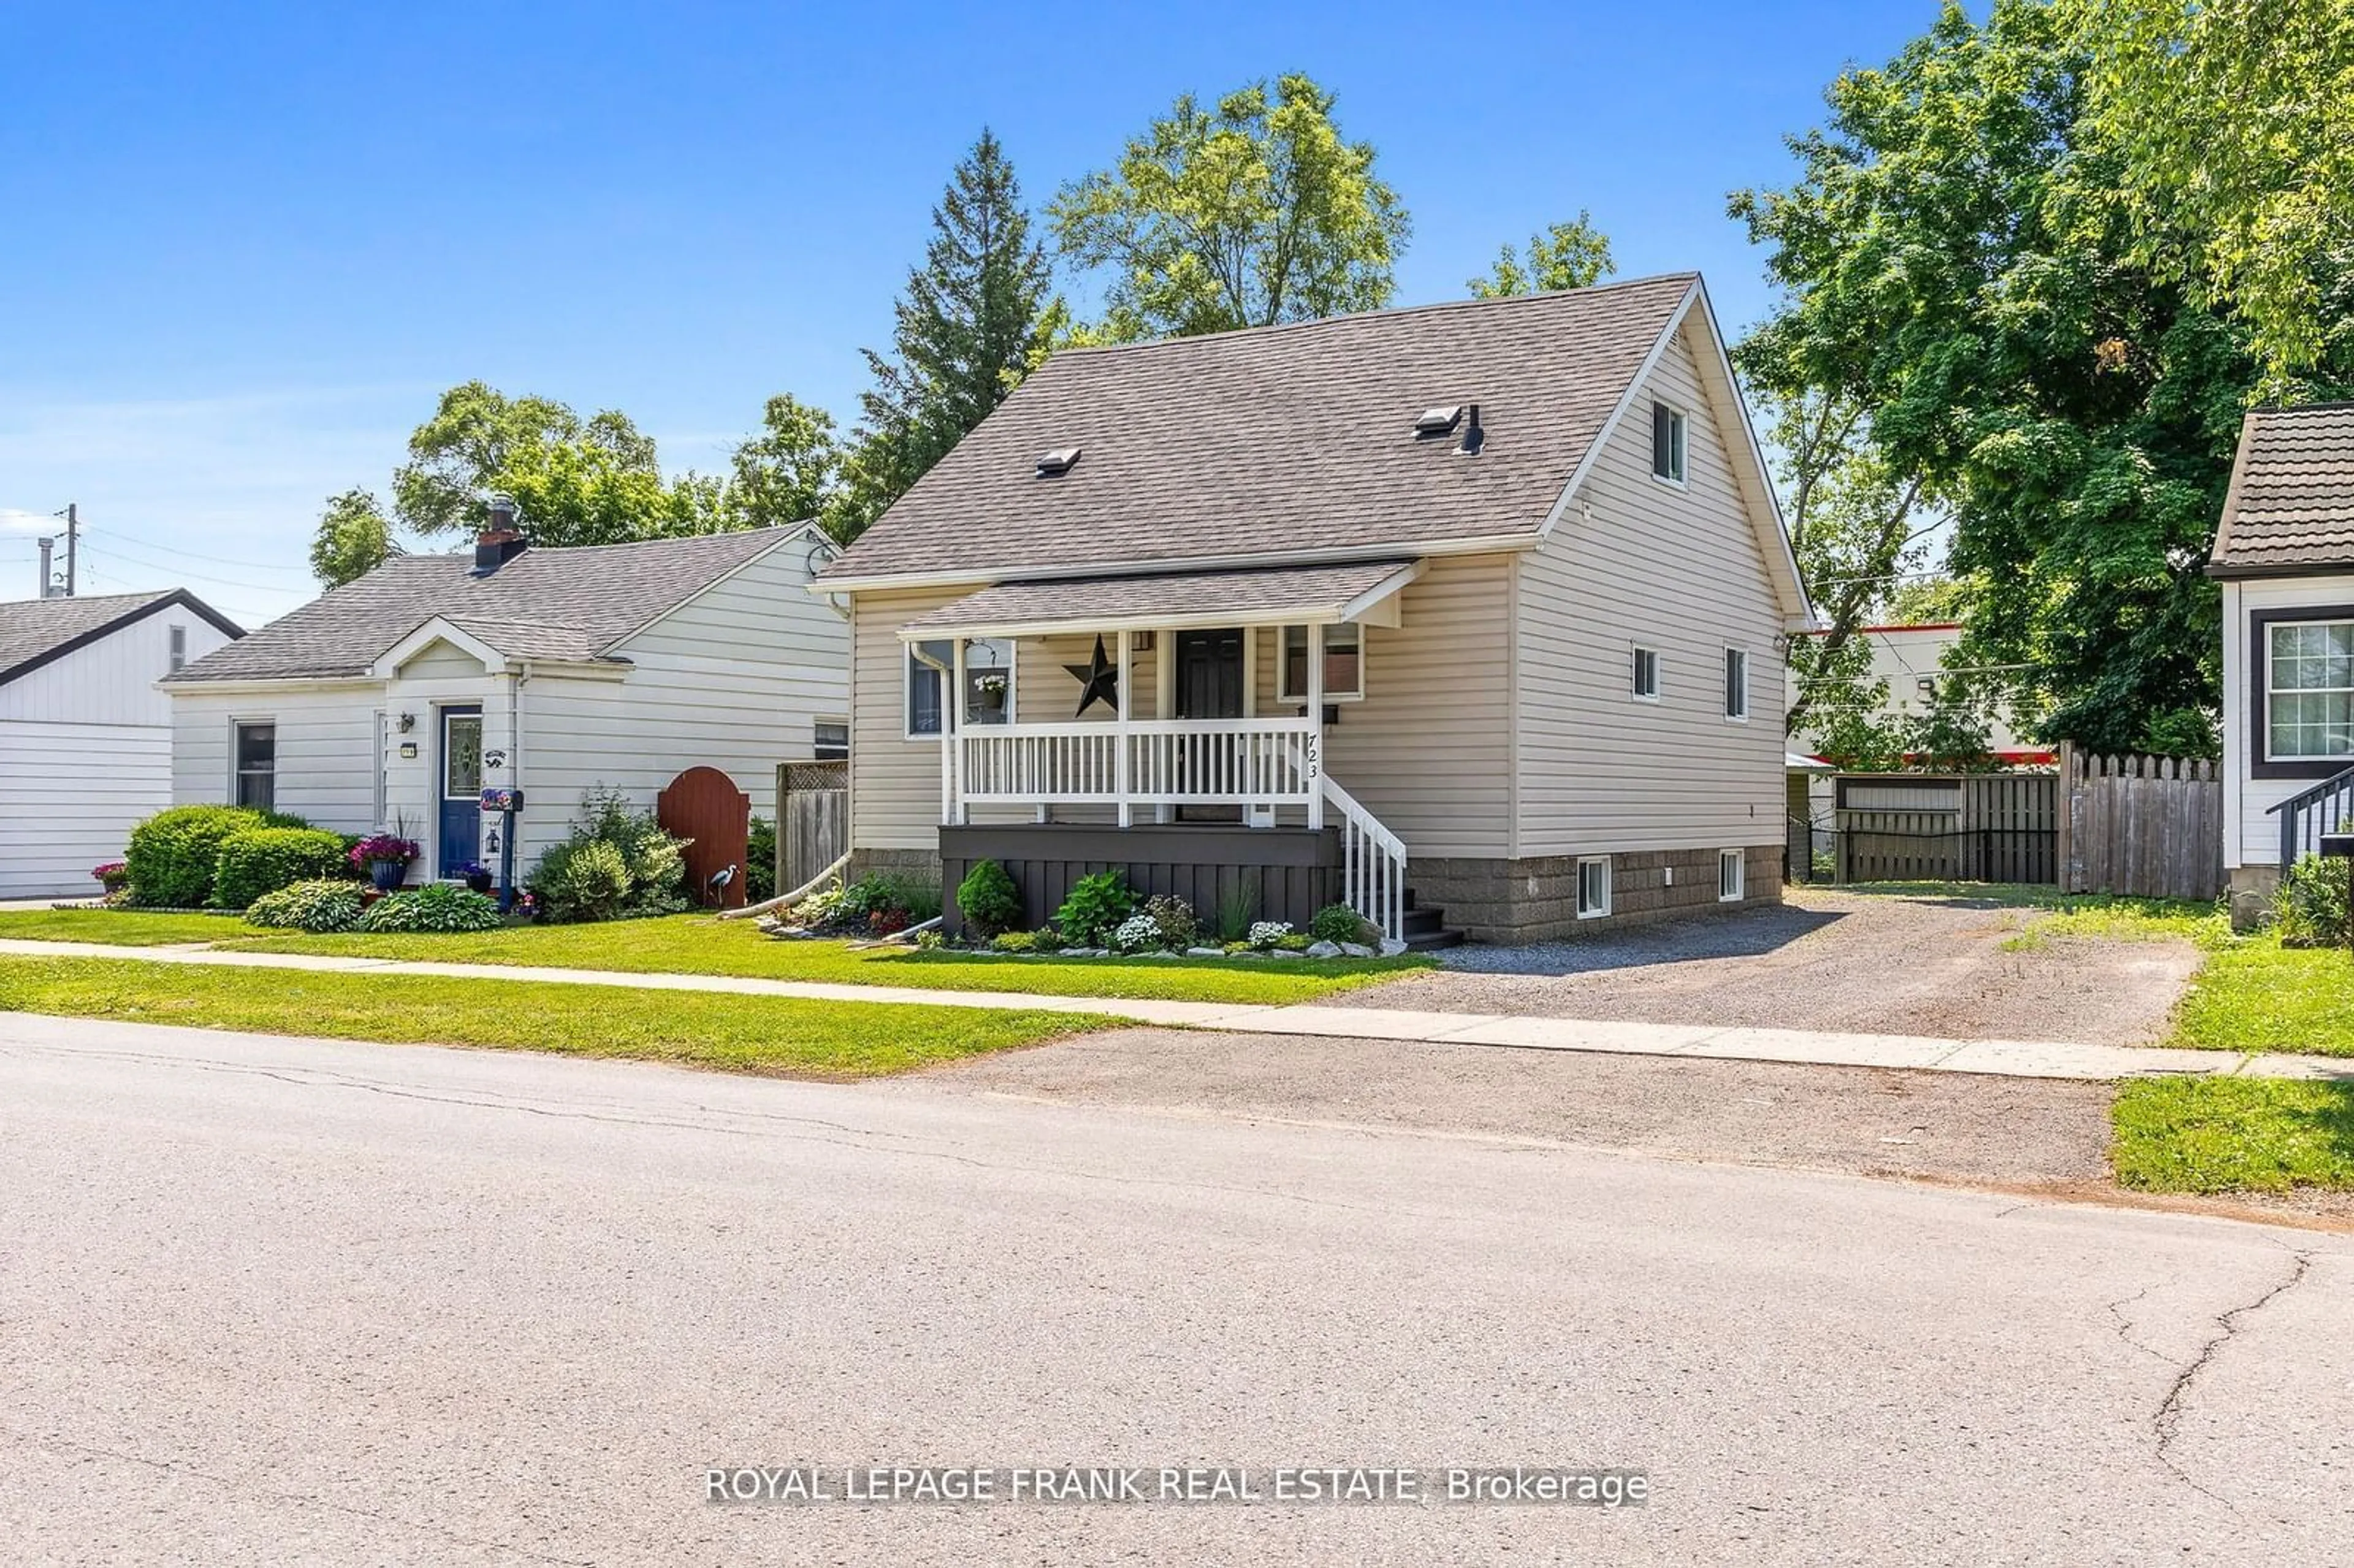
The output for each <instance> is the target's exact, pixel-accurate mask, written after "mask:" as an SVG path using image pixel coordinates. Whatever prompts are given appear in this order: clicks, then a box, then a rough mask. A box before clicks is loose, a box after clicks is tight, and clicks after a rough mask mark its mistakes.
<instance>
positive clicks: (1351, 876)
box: [1323, 778, 1405, 941]
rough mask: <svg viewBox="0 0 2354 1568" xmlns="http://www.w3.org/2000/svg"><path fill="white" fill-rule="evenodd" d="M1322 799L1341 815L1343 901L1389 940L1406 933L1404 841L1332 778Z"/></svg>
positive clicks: (1325, 784)
mask: <svg viewBox="0 0 2354 1568" xmlns="http://www.w3.org/2000/svg"><path fill="white" fill-rule="evenodd" d="M1323 788H1324V798H1325V800H1329V801H1331V804H1332V805H1333V807H1334V808H1335V809H1336V810H1339V812H1340V813H1341V903H1343V904H1346V905H1347V906H1349V907H1350V908H1352V909H1353V910H1355V911H1356V912H1357V913H1358V914H1359V915H1360V916H1363V917H1364V918H1365V919H1367V920H1370V921H1372V922H1373V924H1374V925H1375V926H1376V927H1380V929H1381V933H1382V935H1383V936H1384V938H1388V939H1389V940H1391V941H1398V940H1402V939H1403V938H1405V840H1404V839H1401V838H1399V837H1398V836H1397V835H1396V834H1395V833H1394V832H1390V831H1389V829H1388V828H1386V827H1384V826H1383V825H1382V821H1381V819H1380V818H1379V817H1376V816H1374V815H1373V813H1372V812H1371V811H1368V810H1365V809H1364V807H1363V806H1361V805H1359V804H1358V803H1357V800H1356V797H1354V796H1353V795H1351V794H1350V793H1349V792H1348V791H1347V790H1346V789H1341V787H1340V786H1339V785H1338V784H1335V783H1333V782H1332V780H1331V779H1329V778H1328V779H1325V780H1324V782H1323Z"/></svg>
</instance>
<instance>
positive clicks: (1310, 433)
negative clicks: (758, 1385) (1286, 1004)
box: [811, 274, 1809, 944]
mask: <svg viewBox="0 0 2354 1568" xmlns="http://www.w3.org/2000/svg"><path fill="white" fill-rule="evenodd" d="M811 588H812V590H813V591H818V592H822V593H827V594H831V595H833V596H837V598H838V599H841V600H846V602H847V604H848V606H849V609H850V614H851V621H852V641H853V658H852V671H851V727H852V746H851V822H852V826H851V843H852V849H853V853H854V857H855V859H856V861H857V863H859V864H860V866H861V867H862V868H872V867H876V866H886V865H887V866H898V867H904V868H908V869H912V870H914V871H916V872H917V873H918V874H924V875H939V876H943V877H944V878H945V881H946V884H947V885H948V887H949V890H950V891H951V892H952V891H953V888H954V886H955V884H956V882H957V881H958V880H959V878H960V876H961V874H962V872H963V870H964V869H965V868H966V867H968V866H970V864H971V863H973V862H974V861H976V860H979V859H984V858H986V859H993V860H997V861H999V862H1000V863H1003V864H1005V865H1006V866H1007V868H1008V869H1009V870H1011V871H1013V873H1014V874H1015V879H1016V882H1017V884H1018V885H1020V886H1021V887H1022V889H1023V895H1024V897H1025V900H1026V901H1027V902H1028V903H1029V905H1030V909H1029V914H1030V916H1031V917H1032V918H1033V919H1034V920H1039V921H1043V920H1044V918H1046V917H1047V916H1051V914H1052V913H1053V910H1054V908H1055V906H1056V905H1057V904H1058V903H1059V902H1060V900H1061V897H1062V895H1063V893H1064V892H1065V890H1066V889H1067V887H1068V885H1069V884H1070V883H1071V881H1073V880H1074V879H1076V877H1077V876H1078V875H1081V874H1085V873H1086V872H1087V871H1090V870H1096V869H1100V868H1103V867H1107V866H1117V867H1119V868H1121V869H1122V870H1124V871H1125V872H1126V873H1127V874H1128V877H1129V881H1130V882H1131V884H1133V885H1137V886H1140V887H1143V888H1147V889H1149V890H1152V891H1167V892H1172V893H1176V894H1178V895H1182V896H1186V897H1188V898H1190V899H1192V900H1193V902H1194V904H1195V905H1196V906H1197V908H1198V909H1199V910H1200V912H1201V913H1202V914H1203V916H1204V917H1205V918H1211V919H1215V918H1218V917H1219V916H1221V915H1223V916H1225V919H1226V920H1227V921H1228V922H1231V921H1232V920H1233V919H1234V918H1235V916H1237V915H1238V914H1239V913H1240V912H1241V911H1242V910H1244V909H1246V908H1247V909H1249V910H1250V911H1251V912H1252V913H1255V914H1257V915H1258V916H1263V917H1267V918H1284V919H1290V920H1293V921H1294V922H1295V923H1297V922H1299V921H1300V920H1302V919H1304V918H1305V916H1306V914H1308V913H1311V912H1312V911H1313V909H1314V908H1315V907H1316V906H1319V905H1320V904H1322V903H1326V902H1331V901H1333V900H1336V899H1338V900H1345V901H1346V902H1348V903H1350V904H1351V905H1352V906H1355V907H1356V908H1357V909H1358V910H1359V911H1360V912H1361V913H1362V914H1363V915H1364V916H1367V917H1368V918H1369V919H1371V920H1373V922H1374V923H1376V924H1377V925H1378V926H1380V927H1382V928H1383V929H1384V931H1385V932H1387V933H1389V934H1390V935H1391V937H1392V938H1397V939H1411V940H1414V941H1416V942H1417V943H1418V944H1428V943H1431V942H1437V941H1443V940H1447V939H1451V938H1453V936H1454V934H1455V933H1457V932H1461V933H1464V934H1468V935H1469V936H1471V937H1473V938H1481V939H1487V940H1494V941H1528V940H1536V939H1542V938H1556V937H1562V936H1566V935H1570V934H1573V933H1575V932H1578V931H1582V930H1588V929H1592V928H1593V927H1595V926H1596V925H1597V924H1602V925H1606V924H1611V923H1616V922H1623V921H1627V920H1632V919H1638V918H1645V917H1649V916H1659V915H1661V914H1666V913H1670V912H1673V911H1681V910H1693V909H1701V908H1714V907H1718V906H1725V905H1734V904H1746V903H1756V902H1760V901H1770V900H1773V899H1776V898H1778V896H1779V893H1780V874H1781V873H1780V868H1781V859H1782V812H1783V804H1782V802H1783V788H1782V778H1783V761H1784V749H1783V736H1782V725H1781V717H1780V709H1779V707H1778V702H1779V699H1780V695H1781V692H1782V683H1783V674H1782V660H1781V652H1780V650H1781V647H1782V644H1783V640H1784V638H1785V637H1786V636H1787V634H1788V633H1790V632H1792V631H1794V630H1799V629H1802V628H1804V627H1806V626H1807V625H1808V624H1809V615H1808V607H1807V603H1806V599H1805V596H1804V593H1803V591H1802V589H1801V588H1800V586H1799V582H1798V577H1797V570H1796V567H1795V564H1794V562H1793V560H1792V557H1791V554H1790V549H1789V546H1788V542H1787V536H1786V535H1785V533H1784V530H1783V527H1782V524H1781V521H1780V517H1779V514H1778V512H1777V510H1776V503H1775V500H1774V496H1773V493H1772V490H1771V487H1770V484H1769V482H1768V479H1767V476H1766V473H1765V466H1764V463H1763V461H1761V458H1760V455H1759V451H1758V448H1757V444H1756V441H1755V437H1754V435H1753V434H1752V432H1751V429H1750V427H1749V423H1748V420H1747V418H1746V415H1745V414H1744V409H1743V406H1742V402H1741V397H1740V394H1739V392H1738V390H1737V388H1736V387H1735V386H1734V378H1733V375H1732V371H1731V368H1730V366H1729V365H1728V363H1727V361H1726V358H1725V355H1724V348H1723V342H1722V339H1721V337H1720V335H1719V333H1718V330H1717V325H1716V322H1715V320H1714V318H1713V316H1712V313H1711V312H1710V309H1709V305H1708V298H1707V294H1706V292H1705V291H1704V290H1703V289H1702V285H1701V281H1700V280H1699V278H1698V277H1697V276H1694V275H1691V274H1681V275H1677V276H1671V277H1663V278H1654V279H1647V280H1642V281H1632V282H1625V283H1616V284H1611V285H1608V286H1606V287H1599V288H1593V289H1585V290H1577V291H1569V292H1563V293H1553V294H1542V295H1532V296H1526V297H1522V298H1516V299H1506V300H1495V301H1478V302H1462V303H1457V304H1446V305H1436V306H1429V307H1425V308H1421V309H1414V310H1400V311H1388V312H1380V313H1370V314H1364V315H1356V316H1345V317H1340V318H1337V319H1332V320H1327V321H1320V322H1313V323H1302V324H1299V325H1289V326H1278V327H1269V328H1264V329H1259V330H1256V331H1248V332H1238V333H1229V334H1218V335H1214V336H1207V337H1196V338H1185V339H1178V340H1173V341H1169V342H1163V343H1155V344H1138V345H1131V346H1121V347H1112V348H1099V349H1087V350H1079V351H1074V352H1070V353H1066V354H1062V355H1057V356H1055V358H1054V359H1053V360H1052V361H1050V362H1049V363H1048V364H1047V365H1046V366H1044V367H1043V368H1042V369H1041V370H1039V371H1038V372H1037V374H1035V375H1034V376H1032V377H1031V378H1030V379H1029V380H1028V381H1027V382H1025V383H1024V384H1023V387H1021V388H1020V389H1019V390H1018V391H1016V392H1015V393H1014V394H1013V396H1012V397H1009V398H1008V399H1007V400H1006V402H1005V403H1004V404H1003V405H1002V407H1001V408H999V409H998V410H997V411H996V412H995V413H994V414H992V415H991V416H990V418H988V419H986V420H985V421H983V422H982V424H981V426H980V428H979V429H976V430H974V431H973V432H972V434H971V435H970V436H969V437H967V438H966V439H965V440H964V441H963V442H962V443H961V444H960V445H959V446H958V447H957V448H956V450H954V451H952V452H951V453H950V454H949V456H948V457H947V458H946V459H944V460H942V461H941V462H940V463H939V464H938V466H937V467H935V468H934V469H933V470H932V471H930V472H929V473H928V474H927V475H926V476H925V477H924V479H923V480H922V481H921V482H919V483H917V485H916V486H915V488H914V489H912V490H911V491H909V492H908V493H907V495H906V496H904V497H903V498H901V500H900V501H899V502H898V503H897V504H896V505H895V506H894V507H892V509H891V510H890V512H889V513H888V514H885V516H884V517H883V518H882V519H881V520H879V521H878V522H877V523H876V524H875V525H874V527H873V528H871V529H870V530H869V531H868V532H867V533H866V534H865V535H863V536H862V537H861V538H860V539H859V540H858V541H857V543H856V544H854V546H852V547H851V548H850V549H849V551H848V552H847V553H846V554H845V555H843V556H842V557H841V558H840V559H838V560H836V561H834V562H833V563H832V564H831V565H830V566H828V567H826V568H825V569H824V571H822V573H821V574H820V576H819V577H818V579H817V580H816V581H815V582H814V583H812V584H811ZM949 919H950V921H951V923H952V924H953V923H954V921H955V920H956V914H955V911H954V909H953V906H952V905H951V907H950V910H949Z"/></svg>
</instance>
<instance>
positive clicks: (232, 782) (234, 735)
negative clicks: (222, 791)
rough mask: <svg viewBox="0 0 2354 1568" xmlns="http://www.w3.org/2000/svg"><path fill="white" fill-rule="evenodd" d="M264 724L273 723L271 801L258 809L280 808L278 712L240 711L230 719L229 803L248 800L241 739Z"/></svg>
mask: <svg viewBox="0 0 2354 1568" xmlns="http://www.w3.org/2000/svg"><path fill="white" fill-rule="evenodd" d="M263 725H268V726H270V804H269V805H267V806H260V807H256V808H255V810H265V811H274V810H277V809H278V715H276V714H239V715H233V716H231V718H230V719H229V721H228V803H229V804H230V805H232V806H240V805H243V804H244V803H245V800H244V795H245V791H244V789H243V788H242V786H243V785H244V783H245V769H244V768H242V767H240V766H239V762H240V758H239V752H240V751H241V750H242V749H243V747H242V746H241V744H240V742H241V741H242V740H243V738H244V736H245V732H246V731H247V730H249V729H259V728H260V727H261V726H263Z"/></svg>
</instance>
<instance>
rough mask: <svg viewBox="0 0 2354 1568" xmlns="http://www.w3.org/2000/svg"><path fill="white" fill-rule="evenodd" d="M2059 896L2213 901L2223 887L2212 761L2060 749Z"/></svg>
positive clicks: (2219, 793) (2217, 777) (2218, 788)
mask: <svg viewBox="0 0 2354 1568" xmlns="http://www.w3.org/2000/svg"><path fill="white" fill-rule="evenodd" d="M2060 770H2061V777H2062V779H2064V780H2065V781H2066V784H2067V803H2068V809H2067V810H2066V812H2065V813H2064V814H2063V815H2062V818H2061V822H2060V865H2061V875H2062V882H2061V885H2060V887H2061V891H2062V892H2063V893H2121V894H2131V895H2137V896H2139V897H2144V898H2217V897H2221V895H2222V892H2223V780H2222V776H2221V773H2220V772H2219V771H2218V770H2217V767H2216V764H2214V763H2212V762H2205V761H2197V760H2193V759H2190V758H2179V757H2088V756H2085V755H2084V754H2082V753H2080V752H2078V751H2077V750H2076V749H2075V748H2074V747H2066V746H2063V747H2061V749H2060Z"/></svg>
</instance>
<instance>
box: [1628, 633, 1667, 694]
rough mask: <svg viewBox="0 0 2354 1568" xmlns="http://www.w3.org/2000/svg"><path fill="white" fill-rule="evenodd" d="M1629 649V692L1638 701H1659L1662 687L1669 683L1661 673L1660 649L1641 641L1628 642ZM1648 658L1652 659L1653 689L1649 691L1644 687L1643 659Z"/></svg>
mask: <svg viewBox="0 0 2354 1568" xmlns="http://www.w3.org/2000/svg"><path fill="white" fill-rule="evenodd" d="M1646 658H1649V660H1650V661H1651V689H1650V690H1649V691H1648V692H1647V691H1645V690H1644V689H1643V661H1644V660H1645V659H1646ZM1665 685H1666V681H1665V679H1664V678H1663V677H1662V676H1661V674H1660V673H1659V650H1658V649H1656V648H1648V647H1645V646H1644V645H1643V644H1642V643H1640V642H1633V643H1629V644H1628V657H1627V690H1628V694H1630V695H1632V697H1633V698H1634V700H1635V701H1637V702H1638V703H1656V702H1658V701H1659V692H1660V689H1661V688H1662V687H1663V686H1665Z"/></svg>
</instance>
